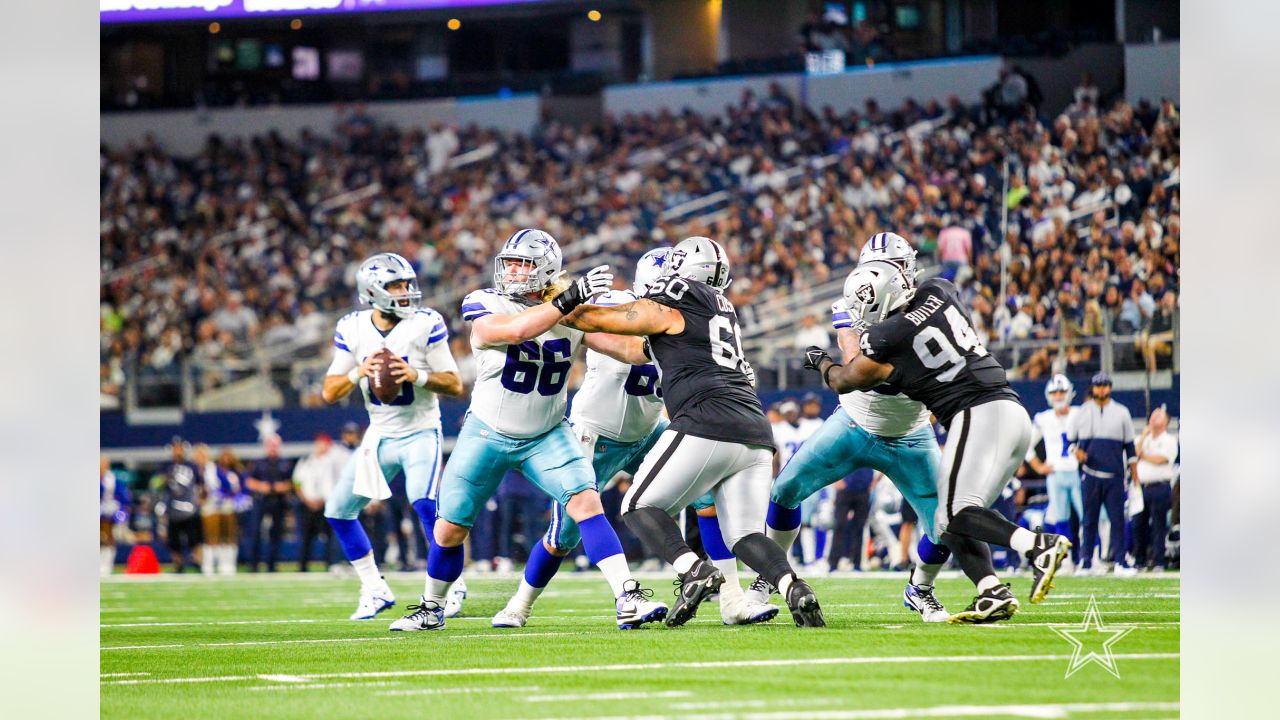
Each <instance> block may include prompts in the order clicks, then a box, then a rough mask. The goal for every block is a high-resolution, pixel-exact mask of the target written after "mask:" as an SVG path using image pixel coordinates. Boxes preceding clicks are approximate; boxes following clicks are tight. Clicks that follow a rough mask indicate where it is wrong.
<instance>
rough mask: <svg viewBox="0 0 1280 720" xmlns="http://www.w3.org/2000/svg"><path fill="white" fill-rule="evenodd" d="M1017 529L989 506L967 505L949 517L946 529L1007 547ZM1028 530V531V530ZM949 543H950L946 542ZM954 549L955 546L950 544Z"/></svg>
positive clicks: (956, 533) (955, 533)
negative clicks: (949, 521) (949, 520)
mask: <svg viewBox="0 0 1280 720" xmlns="http://www.w3.org/2000/svg"><path fill="white" fill-rule="evenodd" d="M1019 529H1024V530H1025V528H1019V527H1018V526H1017V525H1014V524H1013V523H1011V522H1009V521H1008V520H1007V519H1005V517H1004V516H1003V515H1001V514H1000V513H998V512H996V511H995V510H991V509H990V508H980V507H975V506H972V505H971V506H969V507H966V508H964V509H962V510H961V511H960V512H958V513H956V514H955V516H954V517H953V518H951V523H950V525H948V526H947V531H948V532H950V533H952V534H954V535H963V536H965V537H971V538H973V539H975V540H981V541H982V542H984V543H990V544H992V545H1003V546H1004V547H1009V546H1010V545H1009V542H1010V538H1012V537H1013V535H1014V533H1015V531H1017V530H1019ZM1028 532H1029V531H1028ZM947 544H948V545H950V544H951V543H947ZM951 549H952V550H955V549H956V548H955V546H954V545H952V546H951Z"/></svg>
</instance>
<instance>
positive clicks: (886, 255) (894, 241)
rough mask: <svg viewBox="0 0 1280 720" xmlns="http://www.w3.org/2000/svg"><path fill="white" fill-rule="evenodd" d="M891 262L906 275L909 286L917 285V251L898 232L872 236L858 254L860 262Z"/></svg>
mask: <svg viewBox="0 0 1280 720" xmlns="http://www.w3.org/2000/svg"><path fill="white" fill-rule="evenodd" d="M877 261H878V262H889V263H893V264H894V265H897V266H898V268H899V269H900V270H902V274H903V276H904V277H906V279H907V282H908V283H909V287H915V286H916V274H917V273H918V270H917V269H916V251H915V248H913V247H911V243H909V242H907V240H906V238H904V237H902V236H901V235H898V234H897V233H891V232H882V233H876V234H875V235H872V236H871V239H870V240H868V241H867V244H866V245H863V246H862V252H861V253H859V254H858V262H859V263H865V262H877Z"/></svg>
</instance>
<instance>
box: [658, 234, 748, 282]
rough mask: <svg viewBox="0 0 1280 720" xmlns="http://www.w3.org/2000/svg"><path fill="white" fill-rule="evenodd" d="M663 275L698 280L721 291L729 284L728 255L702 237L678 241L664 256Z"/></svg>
mask: <svg viewBox="0 0 1280 720" xmlns="http://www.w3.org/2000/svg"><path fill="white" fill-rule="evenodd" d="M665 266H666V267H665V268H664V269H663V271H662V274H663V275H678V276H680V277H682V278H688V279H690V280H699V281H701V282H704V283H706V284H708V285H710V286H711V287H712V288H714V289H716V290H721V291H723V290H724V289H725V288H727V287H729V283H730V282H731V281H732V280H731V278H730V277H729V254H728V253H726V252H725V251H724V248H723V247H720V243H718V242H716V241H715V240H712V239H711V238H706V237H691V238H685V239H684V240H681V241H680V242H679V244H677V245H676V246H675V247H674V248H672V250H671V254H670V255H669V256H667V260H666V263H665Z"/></svg>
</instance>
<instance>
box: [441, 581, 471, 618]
mask: <svg viewBox="0 0 1280 720" xmlns="http://www.w3.org/2000/svg"><path fill="white" fill-rule="evenodd" d="M466 598H467V583H466V582H465V581H464V580H463V579H462V578H458V580H457V582H455V583H454V584H453V585H451V586H450V587H449V594H448V595H447V596H445V599H444V616H445V617H447V618H453V617H458V616H459V615H461V614H462V601H463V600H465V599H466Z"/></svg>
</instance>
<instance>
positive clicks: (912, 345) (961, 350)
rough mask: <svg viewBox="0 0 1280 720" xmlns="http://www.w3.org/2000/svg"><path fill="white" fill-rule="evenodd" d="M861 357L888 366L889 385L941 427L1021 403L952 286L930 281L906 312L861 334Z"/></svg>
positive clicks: (895, 315) (948, 283)
mask: <svg viewBox="0 0 1280 720" xmlns="http://www.w3.org/2000/svg"><path fill="white" fill-rule="evenodd" d="M860 346H861V349H862V354H863V355H866V356H867V357H868V358H870V359H872V360H875V361H876V362H882V363H889V364H890V365H893V374H892V375H890V376H889V382H890V383H892V384H896V385H898V386H899V387H900V388H901V390H902V392H903V394H905V395H906V396H907V397H909V398H911V399H913V400H918V401H920V402H922V403H924V405H925V407H927V408H929V410H930V412H932V413H933V414H934V415H937V416H938V421H939V422H940V423H942V425H943V427H948V426H950V424H951V418H952V417H954V416H955V415H956V414H957V413H959V412H960V411H961V410H964V409H966V408H971V407H973V406H975V405H981V404H982V403H986V402H990V401H992V400H999V399H1002V398H1007V399H1010V400H1014V401H1015V402H1021V401H1020V400H1019V398H1018V394H1017V393H1015V392H1014V391H1013V389H1012V388H1010V387H1009V380H1008V378H1007V377H1006V376H1005V372H1004V368H1002V367H1000V363H998V362H996V359H995V358H993V357H991V355H990V354H988V353H987V349H986V348H985V347H983V346H982V343H981V342H980V341H979V340H978V336H977V334H976V333H975V332H974V331H973V326H972V325H970V324H969V319H968V318H967V317H966V316H965V314H964V311H963V310H961V305H960V297H959V295H958V294H957V293H956V286H955V285H953V284H951V282H950V281H949V280H944V279H942V278H932V279H930V280H926V281H925V282H924V283H922V284H921V285H920V288H919V290H917V291H916V295H915V297H914V298H912V299H911V302H910V304H908V305H907V307H906V308H905V309H904V310H902V311H900V312H898V313H895V314H894V315H892V316H890V317H889V318H887V319H885V320H883V321H881V322H878V323H876V324H875V325H872V326H871V327H870V328H868V329H867V331H866V332H865V333H863V334H862V338H861V340H860Z"/></svg>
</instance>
